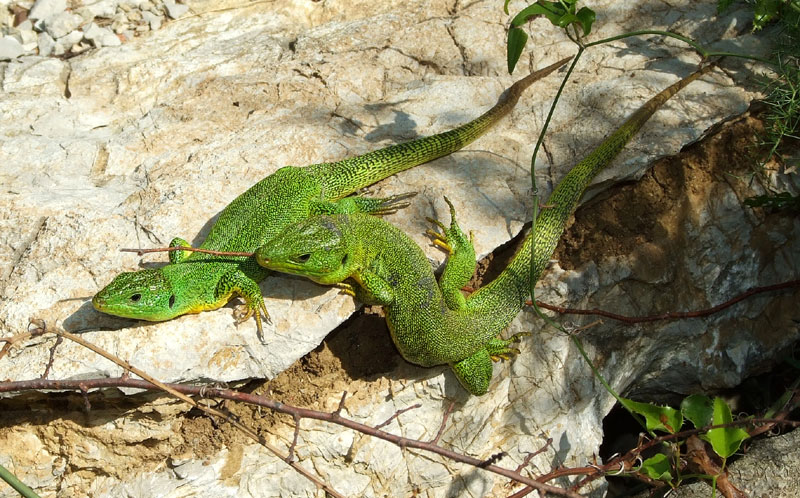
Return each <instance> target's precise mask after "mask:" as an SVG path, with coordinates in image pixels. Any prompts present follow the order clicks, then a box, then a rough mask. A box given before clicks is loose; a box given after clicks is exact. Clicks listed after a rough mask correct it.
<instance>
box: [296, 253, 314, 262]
mask: <svg viewBox="0 0 800 498" xmlns="http://www.w3.org/2000/svg"><path fill="white" fill-rule="evenodd" d="M310 257H311V254H301V255H300V256H297V261H299V262H300V263H305V262H306V261H308V259H309V258H310Z"/></svg>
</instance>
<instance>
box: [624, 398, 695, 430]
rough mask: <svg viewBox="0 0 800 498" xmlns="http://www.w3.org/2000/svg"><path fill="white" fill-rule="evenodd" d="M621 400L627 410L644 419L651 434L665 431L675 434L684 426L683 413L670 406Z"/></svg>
mask: <svg viewBox="0 0 800 498" xmlns="http://www.w3.org/2000/svg"><path fill="white" fill-rule="evenodd" d="M620 400H621V401H622V404H623V406H625V408H627V409H628V410H630V411H632V412H634V413H638V414H639V415H642V416H643V417H644V419H645V425H646V426H647V430H648V431H650V432H652V431H664V432H669V433H671V434H674V433H676V432H678V431H679V430H680V429H681V426H682V425H683V415H681V412H680V411H678V410H676V409H674V408H670V407H669V406H658V405H654V404H652V403H640V402H638V401H633V400H630V399H627V398H620Z"/></svg>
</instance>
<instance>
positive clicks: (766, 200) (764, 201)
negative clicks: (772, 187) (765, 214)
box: [744, 192, 800, 211]
mask: <svg viewBox="0 0 800 498" xmlns="http://www.w3.org/2000/svg"><path fill="white" fill-rule="evenodd" d="M744 203H745V204H746V205H748V206H750V207H766V208H772V209H778V210H783V209H791V210H795V211H797V210H800V195H792V194H790V193H789V192H780V193H777V194H771V195H756V196H754V197H748V198H747V199H745V200H744Z"/></svg>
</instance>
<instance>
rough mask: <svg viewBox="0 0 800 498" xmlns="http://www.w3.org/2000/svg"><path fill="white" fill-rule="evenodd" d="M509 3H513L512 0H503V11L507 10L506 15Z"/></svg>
mask: <svg viewBox="0 0 800 498" xmlns="http://www.w3.org/2000/svg"><path fill="white" fill-rule="evenodd" d="M509 3H511V0H506V1H505V2H503V12H505V13H506V15H508V4H509Z"/></svg>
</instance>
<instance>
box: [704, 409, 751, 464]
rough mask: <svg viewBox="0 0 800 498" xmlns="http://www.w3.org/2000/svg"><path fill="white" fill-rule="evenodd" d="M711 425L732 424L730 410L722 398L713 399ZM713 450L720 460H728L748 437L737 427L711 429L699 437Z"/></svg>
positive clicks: (745, 432)
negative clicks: (709, 444)
mask: <svg viewBox="0 0 800 498" xmlns="http://www.w3.org/2000/svg"><path fill="white" fill-rule="evenodd" d="M711 422H712V424H713V425H720V424H729V423H731V422H733V417H732V416H731V409H730V408H729V407H728V404H727V403H725V401H724V400H723V399H722V398H714V414H713V417H712V419H711ZM700 437H701V438H703V439H705V440H706V441H708V442H709V443H711V447H712V448H714V452H715V453H716V454H717V455H719V456H721V457H722V458H728V457H729V456H731V455H733V454H734V453H736V450H738V449H739V446H741V445H742V441H744V440H745V439H747V438H748V437H750V435H749V434H747V431H745V430H744V429H742V428H739V427H719V428H717V429H711V430H709V431H708V432H707V433H706V434H703V435H701V436H700Z"/></svg>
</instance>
